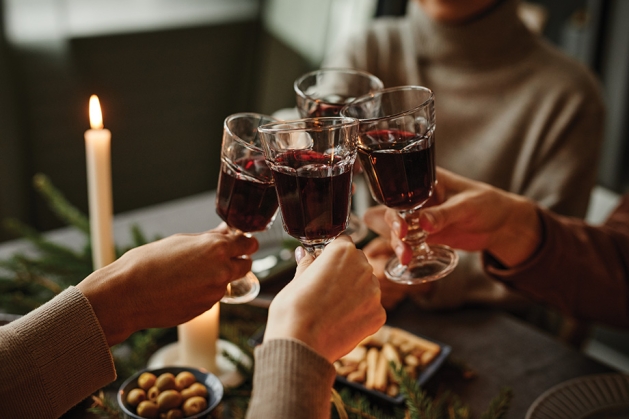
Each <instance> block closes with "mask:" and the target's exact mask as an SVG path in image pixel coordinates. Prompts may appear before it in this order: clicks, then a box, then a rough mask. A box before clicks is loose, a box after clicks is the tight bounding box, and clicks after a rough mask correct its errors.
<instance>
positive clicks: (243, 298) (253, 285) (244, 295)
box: [221, 272, 260, 304]
mask: <svg viewBox="0 0 629 419" xmlns="http://www.w3.org/2000/svg"><path fill="white" fill-rule="evenodd" d="M259 293H260V281H259V280H258V278H257V277H256V276H255V275H254V273H253V272H247V274H246V275H245V276H243V277H242V278H240V279H237V280H235V281H232V282H230V283H229V284H227V290H226V291H225V295H224V296H223V298H221V302H222V303H227V304H243V303H248V302H249V301H251V300H253V299H254V298H256V297H257V296H258V294H259Z"/></svg>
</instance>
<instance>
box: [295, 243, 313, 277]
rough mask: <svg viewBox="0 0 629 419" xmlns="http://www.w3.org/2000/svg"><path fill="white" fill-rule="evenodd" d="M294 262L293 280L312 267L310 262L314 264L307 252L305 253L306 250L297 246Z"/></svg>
mask: <svg viewBox="0 0 629 419" xmlns="http://www.w3.org/2000/svg"><path fill="white" fill-rule="evenodd" d="M295 261H296V262H297V270H296V271H295V278H298V277H299V275H301V273H302V272H303V271H305V270H306V268H308V267H309V266H310V265H312V262H314V258H313V257H312V256H311V255H310V254H309V253H308V252H306V249H304V248H303V247H301V246H299V247H298V248H296V249H295Z"/></svg>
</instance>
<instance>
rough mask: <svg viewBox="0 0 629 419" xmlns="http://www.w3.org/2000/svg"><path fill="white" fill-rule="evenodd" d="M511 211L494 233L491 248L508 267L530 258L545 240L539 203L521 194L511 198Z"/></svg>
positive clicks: (494, 256) (489, 250) (489, 247)
mask: <svg viewBox="0 0 629 419" xmlns="http://www.w3.org/2000/svg"><path fill="white" fill-rule="evenodd" d="M510 203H511V204H510V206H509V207H508V208H509V210H508V211H507V212H506V213H507V214H508V215H507V217H506V218H505V221H504V222H503V224H502V225H501V226H500V228H498V230H497V231H496V233H495V234H494V235H493V236H494V237H493V240H492V243H491V245H490V246H488V248H487V249H486V250H487V252H488V253H489V254H490V255H491V256H492V257H493V258H495V259H496V260H497V261H498V262H500V263H501V264H502V265H503V266H504V267H506V268H513V267H515V266H518V265H520V264H522V263H524V262H526V261H527V260H528V259H530V258H531V257H532V256H533V255H534V254H535V252H536V251H537V249H538V248H539V246H540V244H541V242H542V227H541V222H540V219H539V215H538V212H537V204H535V203H534V202H532V201H530V200H529V199H526V198H524V197H521V196H518V195H512V199H510Z"/></svg>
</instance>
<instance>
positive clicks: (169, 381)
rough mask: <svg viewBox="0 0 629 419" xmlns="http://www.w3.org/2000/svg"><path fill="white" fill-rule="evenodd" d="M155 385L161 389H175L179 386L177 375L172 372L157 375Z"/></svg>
mask: <svg viewBox="0 0 629 419" xmlns="http://www.w3.org/2000/svg"><path fill="white" fill-rule="evenodd" d="M155 386H156V387H157V388H158V389H159V391H164V390H174V389H176V388H177V383H176V382H175V376H174V375H173V374H172V373H170V372H165V373H163V374H161V375H160V376H159V377H157V380H155Z"/></svg>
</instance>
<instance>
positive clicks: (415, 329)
mask: <svg viewBox="0 0 629 419" xmlns="http://www.w3.org/2000/svg"><path fill="white" fill-rule="evenodd" d="M220 222H221V220H220V218H219V217H218V216H217V215H216V212H215V192H214V191H208V192H204V193H201V194H198V195H193V196H189V197H184V198H180V199H176V200H173V201H169V202H164V203H160V204H157V205H153V206H150V207H147V208H142V209H137V210H132V211H128V212H125V213H120V214H116V215H115V217H114V237H115V241H116V243H117V245H120V246H127V245H129V244H131V243H132V233H131V228H132V226H134V225H135V226H137V227H139V228H140V229H141V231H142V232H143V234H144V235H145V236H146V237H147V238H149V239H152V238H158V237H165V236H168V235H171V234H175V233H196V232H201V231H204V230H207V229H211V228H213V227H215V226H217V225H218V224H219V223H220ZM45 236H46V237H47V238H49V239H50V240H52V241H55V242H57V243H61V244H64V245H66V246H68V247H71V248H76V249H80V248H82V247H83V246H84V245H85V240H86V237H85V235H84V234H83V233H81V232H79V231H77V230H76V229H74V228H72V227H64V228H60V229H56V230H53V231H49V232H46V233H45ZM286 238H287V236H286V235H285V233H283V231H282V229H281V222H280V220H279V216H278V219H277V220H276V222H275V224H274V227H273V228H272V229H271V231H270V232H266V233H262V234H260V236H259V240H260V251H259V253H258V254H256V255H254V256H253V258H254V264H255V263H256V262H258V261H263V262H264V263H263V262H258V265H259V266H258V269H257V270H258V274H259V276H260V277H261V282H262V289H261V294H260V296H259V298H258V299H256V300H254V301H253V302H252V303H253V304H257V305H262V306H264V305H267V306H268V303H269V302H270V301H271V300H272V298H273V295H275V293H277V291H279V290H280V289H281V288H282V287H283V286H284V285H285V284H286V283H287V282H288V281H290V279H291V278H292V272H293V271H294V267H295V264H294V261H292V255H290V257H287V256H286V254H285V253H284V255H283V256H282V257H275V256H274V257H275V259H274V260H275V261H276V262H282V263H278V265H281V269H280V270H279V271H273V269H272V267H271V268H270V267H269V266H268V264H269V255H275V254H276V253H277V250H278V246H277V243H278V240H284V239H286ZM34 251H35V250H34V248H33V247H32V245H31V244H30V243H29V242H28V241H26V240H24V239H17V240H13V241H8V242H4V243H1V244H0V260H1V259H6V258H8V257H10V256H11V255H13V254H15V253H16V252H21V253H27V254H28V253H29V252H34ZM445 280H447V279H445ZM387 324H388V325H390V326H394V327H398V328H401V329H404V330H407V331H408V332H411V333H413V334H417V335H420V336H424V337H427V338H430V339H434V340H435V341H438V342H441V343H444V344H446V345H449V346H450V347H451V349H452V350H451V353H450V359H451V360H452V361H456V362H460V363H462V364H464V365H465V367H466V368H469V370H470V371H473V378H468V379H460V377H458V378H456V377H455V378H453V377H452V376H451V375H452V374H450V376H449V375H448V369H447V368H442V369H440V370H438V371H437V372H436V373H435V374H434V375H433V376H432V377H431V379H430V381H429V382H428V383H427V386H430V385H431V384H434V383H447V385H448V389H449V390H450V391H452V393H454V394H456V395H458V396H459V397H460V398H461V400H462V401H463V402H464V403H465V404H467V405H468V406H469V408H470V412H471V414H472V417H480V415H481V413H483V412H484V411H485V410H486V409H487V407H488V406H489V403H490V401H491V400H492V399H493V398H494V397H495V396H497V395H498V394H499V392H500V391H501V389H503V388H510V389H511V390H512V392H513V399H512V401H511V405H510V408H509V410H508V413H507V415H506V418H510V419H516V418H517V419H521V418H524V417H525V416H526V413H527V411H528V410H529V408H530V406H531V405H532V404H533V403H534V402H535V400H536V399H537V398H538V397H540V395H542V394H543V393H544V392H545V391H547V390H548V389H550V388H551V387H553V386H555V385H557V384H559V383H562V382H565V381H566V380H570V379H573V378H576V377H581V376H587V375H591V374H601V373H610V372H614V369H613V368H611V367H609V366H607V365H604V364H602V363H600V362H598V361H597V360H594V359H593V358H590V357H588V356H587V355H586V354H584V353H583V352H581V351H579V350H578V349H577V348H575V347H573V346H570V345H568V344H567V343H565V342H563V341H561V340H559V339H558V338H557V337H555V336H553V335H551V334H549V333H547V332H545V331H543V330H541V329H539V328H537V327H535V326H533V325H532V324H530V323H527V322H526V321H524V320H521V319H520V318H518V317H516V316H514V315H512V314H509V313H507V312H505V311H503V310H499V309H493V308H487V307H464V308H458V309H451V310H447V311H425V310H421V309H419V308H418V307H417V306H416V305H415V304H414V303H413V302H412V301H410V300H405V301H403V302H402V303H401V304H399V305H398V306H397V307H396V308H394V309H392V310H389V311H388V313H387Z"/></svg>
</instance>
